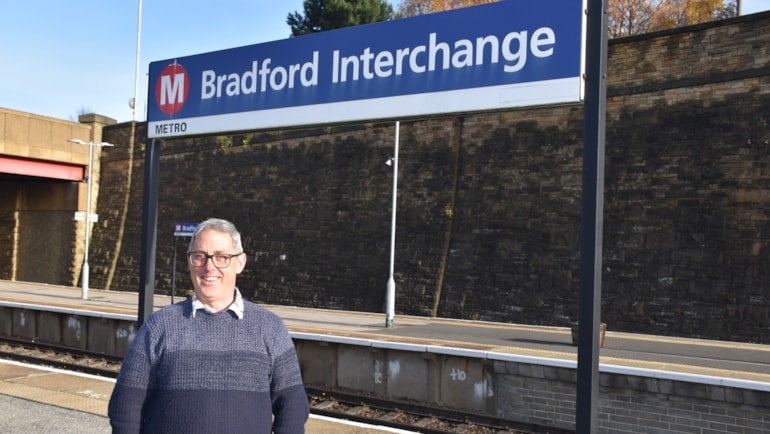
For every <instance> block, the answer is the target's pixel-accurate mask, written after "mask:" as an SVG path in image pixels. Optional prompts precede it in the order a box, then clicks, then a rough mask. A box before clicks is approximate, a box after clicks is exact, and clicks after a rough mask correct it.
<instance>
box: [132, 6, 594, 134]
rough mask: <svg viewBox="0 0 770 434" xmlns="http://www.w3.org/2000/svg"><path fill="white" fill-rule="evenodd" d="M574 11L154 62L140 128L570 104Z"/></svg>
mask: <svg viewBox="0 0 770 434" xmlns="http://www.w3.org/2000/svg"><path fill="white" fill-rule="evenodd" d="M584 10H585V0H583V1H575V0H548V1H538V2H519V1H500V2H497V3H491V4H486V5H481V6H474V7H468V8H463V9H457V10H452V11H448V12H442V13H435V14H428V15H421V16H417V17H412V18H405V19H399V20H392V21H386V22H381V23H376V24H369V25H364V26H357V27H351V28H345V29H340V30H334V31H328V32H321V33H316V34H311V35H306V36H300V37H296V38H290V39H284V40H279V41H274V42H268V43H264V44H257V45H251V46H245V47H238V48H232V49H228V50H222V51H216V52H211V53H205V54H200V55H194V56H188V57H179V58H175V59H168V60H163V61H159V62H153V63H151V64H150V72H149V83H150V95H149V101H148V113H147V120H148V136H149V137H150V138H166V137H177V136H188V135H203V134H213V133H220V132H235V131H245V130H254V129H263V128H277V127H290V126H299V125H315V124H328V123H340V122H354V121H369V120H383V119H401V118H408V117H415V116H424V115H436V114H448V113H457V112H474V111H487V110H498V109H507V108H516V107H525V106H540V105H552V104H568V103H579V102H581V101H582V99H583V88H584V85H583V84H584V83H583V71H584V63H585V59H584V58H585V54H584V53H585V14H584Z"/></svg>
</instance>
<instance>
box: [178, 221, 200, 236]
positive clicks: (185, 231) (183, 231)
mask: <svg viewBox="0 0 770 434" xmlns="http://www.w3.org/2000/svg"><path fill="white" fill-rule="evenodd" d="M197 228H198V223H174V236H175V237H191V236H193V234H194V233H195V229H197Z"/></svg>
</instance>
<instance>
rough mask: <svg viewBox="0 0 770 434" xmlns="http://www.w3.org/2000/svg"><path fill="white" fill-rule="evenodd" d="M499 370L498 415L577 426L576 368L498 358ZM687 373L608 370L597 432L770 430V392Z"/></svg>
mask: <svg viewBox="0 0 770 434" xmlns="http://www.w3.org/2000/svg"><path fill="white" fill-rule="evenodd" d="M621 370H622V368H621ZM494 371H495V383H496V393H495V396H497V397H498V400H497V402H496V404H495V408H496V409H497V415H496V416H497V417H499V418H502V419H510V420H515V421H520V422H527V423H533V424H537V425H541V426H552V427H555V428H561V429H574V428H575V405H576V404H575V401H576V399H579V398H577V397H576V395H575V386H576V382H577V374H576V371H575V369H574V368H568V367H559V366H548V365H538V364H530V363H516V362H504V361H495V363H494ZM677 376H678V377H680V378H676V377H677ZM684 377H686V375H677V374H672V373H665V372H661V371H656V373H655V375H633V374H629V373H623V372H602V373H601V374H600V376H599V384H600V387H599V400H598V401H597V404H598V409H597V432H601V433H613V434H614V433H628V434H632V433H642V432H643V433H667V434H675V433H682V434H684V433H724V432H735V433H764V432H767V431H768V429H770V416H768V413H767V407H768V405H770V393H769V392H767V391H766V390H761V388H754V389H752V388H749V387H739V386H737V385H725V384H719V379H718V378H715V377H703V378H696V376H692V378H690V379H686V378H684Z"/></svg>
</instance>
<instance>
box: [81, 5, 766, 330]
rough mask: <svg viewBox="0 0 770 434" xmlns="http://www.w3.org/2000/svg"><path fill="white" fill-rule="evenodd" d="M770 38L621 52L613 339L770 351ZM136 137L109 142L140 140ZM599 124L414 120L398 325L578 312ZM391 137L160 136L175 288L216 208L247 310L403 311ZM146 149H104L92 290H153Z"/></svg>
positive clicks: (685, 39) (608, 318)
mask: <svg viewBox="0 0 770 434" xmlns="http://www.w3.org/2000/svg"><path fill="white" fill-rule="evenodd" d="M768 27H770V14H757V15H752V16H746V17H740V18H736V19H732V20H728V21H723V22H719V23H710V24H705V25H699V26H693V27H688V28H684V29H678V30H675V31H667V32H659V33H655V34H650V35H644V36H639V37H633V38H626V39H622V40H615V41H612V43H611V46H610V52H609V53H610V59H609V78H610V80H609V88H608V95H609V100H608V107H607V109H608V116H607V149H606V179H605V191H606V194H605V214H604V246H603V252H604V264H603V270H604V274H603V276H602V279H603V312H602V315H603V321H605V322H607V323H609V328H610V329H611V330H622V331H629V332H638V333H651V334H660V335H678V336H689V337H704V338H715V339H730V340H737V341H751V342H763V343H770V276H769V275H768V271H767V270H768V268H767V266H766V264H767V263H768V259H770V258H768V256H770V250H769V249H768V245H767V239H768V235H769V234H770V215H769V214H768V205H769V204H770V194H769V193H767V192H768V191H770V190H769V189H768V187H770V186H769V185H768V184H770V162H769V161H768V157H767V155H768V151H769V150H770V131H769V130H768V126H767V118H768V113H770V97H769V96H768V94H769V93H770V52H768V50H770V34H768V32H767V31H766V29H767V28H768ZM130 126H131V124H123V125H118V126H113V127H107V128H105V131H104V134H105V136H104V140H106V141H108V142H112V143H119V144H126V143H128V140H130V134H129V133H128V131H129V130H130ZM139 127H140V131H139V133H138V137H145V133H144V131H143V130H142V129H143V128H144V127H145V126H144V125H143V124H142V125H139ZM582 131H583V116H582V108H580V107H555V108H543V109H530V110H520V111H507V112H499V113H486V114H473V115H467V116H456V117H443V118H435V119H430V120H421V121H414V120H412V121H404V122H402V123H401V143H400V156H399V170H400V174H399V190H398V221H397V234H396V263H395V272H396V276H395V277H396V283H397V299H396V311H397V313H399V314H414V315H431V314H433V313H434V312H435V314H437V315H438V316H442V317H454V318H468V319H481V320H492V321H502V322H516V323H530V324H546V325H566V324H567V323H568V322H569V321H570V320H572V319H574V318H575V317H576V315H577V299H578V279H579V276H578V257H579V239H578V237H579V230H580V201H581V182H582V181H581V179H582V173H581V172H582V141H583V133H582ZM393 134H394V128H393V125H392V124H391V123H373V124H360V125H347V126H336V127H327V128H311V129H299V130H287V131H283V130H271V131H261V132H253V133H248V134H242V135H235V136H219V137H207V138H196V139H178V140H165V141H163V142H162V143H160V151H161V164H160V173H161V185H160V200H159V207H160V211H159V226H158V246H157V270H156V271H157V273H156V274H157V282H156V288H157V292H158V293H168V291H169V290H170V289H171V284H172V283H171V282H172V273H171V270H172V265H173V263H172V260H174V258H173V257H172V256H173V254H172V253H173V244H174V237H173V231H172V230H173V227H172V225H173V223H174V222H177V221H185V222H186V221H199V220H202V219H205V218H207V217H212V216H218V217H223V218H227V219H229V220H232V221H233V222H234V223H236V225H237V226H238V227H239V229H241V231H242V234H243V237H244V247H245V249H246V252H247V253H248V255H249V257H250V263H249V264H248V265H247V267H246V271H245V272H244V273H243V274H242V275H241V276H240V278H239V287H241V289H242V290H243V291H244V293H245V295H246V296H247V297H249V298H251V299H253V300H256V301H259V302H264V303H276V304H291V305H298V306H307V307H318V308H329V309H349V310H363V311H375V312H382V311H384V307H383V304H384V299H385V286H386V280H387V272H388V260H389V240H390V201H391V180H392V179H391V176H392V171H391V169H390V168H389V167H388V166H385V165H384V164H383V163H384V161H385V160H386V159H387V158H389V157H390V156H391V154H392V146H393ZM143 142H146V141H145V140H142V139H140V140H138V141H137V144H136V146H133V147H132V148H131V147H129V146H121V147H120V148H114V149H105V157H104V159H103V165H104V166H103V170H104V171H105V172H104V173H103V178H102V194H101V195H100V198H99V214H100V223H99V225H98V227H97V228H96V229H95V232H94V237H95V239H94V242H93V243H92V248H94V249H98V252H99V254H98V255H97V254H94V252H92V256H93V259H92V262H93V264H92V270H93V271H92V276H91V280H92V286H93V287H99V285H102V286H105V287H106V286H109V287H110V288H111V289H116V290H129V291H135V290H137V288H138V275H139V257H140V244H139V243H140V234H141V227H140V226H141V203H142V185H143V162H144V154H143V149H144V146H145V145H146V143H143ZM128 168H131V169H132V170H130V171H129V170H128ZM130 173H133V176H132V177H131V176H130ZM126 201H127V202H126ZM122 219H125V223H121V221H122ZM186 242H187V239H179V240H177V244H178V249H179V252H180V253H179V254H178V255H177V258H176V261H177V262H176V270H177V274H176V276H175V285H176V288H177V290H178V291H180V292H179V293H181V291H183V289H186V288H187V287H189V283H188V282H189V281H188V277H187V275H186V266H185V263H184V259H183V255H182V254H181V252H183V251H184V249H186V247H187V246H186ZM116 246H119V248H116ZM281 255H285V260H281V259H280V258H281ZM97 269H98V270H99V272H96V271H95V270H97Z"/></svg>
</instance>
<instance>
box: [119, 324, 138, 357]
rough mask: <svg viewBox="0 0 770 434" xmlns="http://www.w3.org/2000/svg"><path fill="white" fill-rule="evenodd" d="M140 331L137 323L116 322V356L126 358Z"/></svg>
mask: <svg viewBox="0 0 770 434" xmlns="http://www.w3.org/2000/svg"><path fill="white" fill-rule="evenodd" d="M137 330H139V327H138V326H137V324H136V322H135V321H116V322H115V355H116V356H125V355H126V353H128V348H129V347H130V346H131V342H133V340H134V336H136V332H137Z"/></svg>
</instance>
